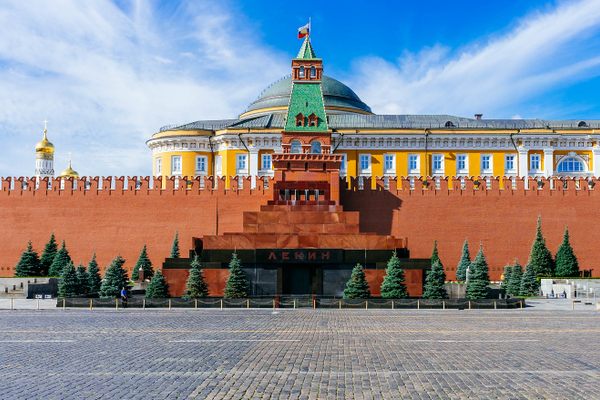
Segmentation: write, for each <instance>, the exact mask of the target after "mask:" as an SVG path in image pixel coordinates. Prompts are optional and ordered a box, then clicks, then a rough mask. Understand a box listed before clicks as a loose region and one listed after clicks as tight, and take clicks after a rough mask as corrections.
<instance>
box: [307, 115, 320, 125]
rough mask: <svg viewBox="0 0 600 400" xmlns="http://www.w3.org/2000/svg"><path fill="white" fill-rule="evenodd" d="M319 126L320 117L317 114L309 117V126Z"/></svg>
mask: <svg viewBox="0 0 600 400" xmlns="http://www.w3.org/2000/svg"><path fill="white" fill-rule="evenodd" d="M317 125H319V117H317V115H316V114H315V113H312V114H310V115H309V116H308V126H317Z"/></svg>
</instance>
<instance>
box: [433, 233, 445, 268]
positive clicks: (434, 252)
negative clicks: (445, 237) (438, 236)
mask: <svg viewBox="0 0 600 400" xmlns="http://www.w3.org/2000/svg"><path fill="white" fill-rule="evenodd" d="M436 261H439V262H440V264H441V266H442V269H444V264H442V260H441V259H440V255H439V254H438V248H437V240H434V241H433V251H432V252H431V266H433V264H435V262H436Z"/></svg>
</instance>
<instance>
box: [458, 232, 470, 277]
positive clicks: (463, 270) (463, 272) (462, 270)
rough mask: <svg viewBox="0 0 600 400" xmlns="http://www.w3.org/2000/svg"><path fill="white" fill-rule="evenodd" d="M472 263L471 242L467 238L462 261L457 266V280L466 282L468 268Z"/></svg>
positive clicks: (461, 257)
mask: <svg viewBox="0 0 600 400" xmlns="http://www.w3.org/2000/svg"><path fill="white" fill-rule="evenodd" d="M469 265H471V255H470V254H469V242H468V241H467V240H465V243H464V244H463V248H462V254H461V256H460V261H459V262H458V266H457V267H456V280H457V281H461V282H464V281H465V280H467V268H469Z"/></svg>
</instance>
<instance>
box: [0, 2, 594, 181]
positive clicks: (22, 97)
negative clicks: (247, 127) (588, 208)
mask: <svg viewBox="0 0 600 400" xmlns="http://www.w3.org/2000/svg"><path fill="white" fill-rule="evenodd" d="M304 9H306V10H307V11H303V10H304ZM309 17H311V18H312V24H313V35H312V39H313V44H314V46H315V49H316V51H317V53H318V55H319V56H321V57H323V58H324V63H325V71H326V73H327V74H328V75H331V76H334V77H336V78H338V79H340V80H342V81H343V82H345V83H346V84H348V85H349V86H350V87H352V88H353V89H354V90H355V91H356V92H357V94H358V95H359V96H360V97H361V98H362V99H363V100H364V101H365V102H366V103H367V104H369V105H370V106H371V108H372V109H373V111H374V112H376V113H379V114H394V113H397V114H443V113H447V114H454V115H461V116H472V115H473V114H474V113H483V114H484V118H485V117H488V118H548V119H563V118H564V119H568V118H573V119H591V118H597V119H600V106H599V103H598V101H597V100H596V92H597V91H598V89H599V88H600V78H599V74H600V1H598V0H573V1H568V2H567V1H533V0H530V1H520V0H514V1H510V0H504V1H453V2H450V1H418V2H417V1H410V2H409V1H376V0H372V1H368V2H367V1H360V2H358V1H356V2H352V1H327V2H315V6H306V7H298V5H297V3H295V2H284V1H260V0H239V1H234V0H228V1H191V0H189V1H186V0H181V1H168V2H166V1H163V2H159V1H142V0H139V1H124V0H115V1H110V0H94V1H77V0H53V1H52V2H48V1H43V0H31V1H26V2H25V1H22V0H6V1H3V2H2V3H0V25H1V26H3V34H2V35H0V137H2V138H3V147H4V151H3V157H0V176H6V175H12V176H20V175H30V174H32V173H33V166H34V155H33V146H34V145H35V143H36V142H37V140H39V137H40V135H41V129H42V126H43V124H42V121H43V120H44V119H46V118H47V119H48V120H49V124H48V128H49V136H50V139H51V140H52V141H53V142H54V144H55V145H56V148H57V154H56V168H55V169H56V171H57V173H58V172H59V171H60V170H61V169H62V168H64V167H65V165H66V163H67V158H68V153H69V152H70V153H72V158H73V164H74V167H75V168H76V169H77V170H79V172H80V173H81V174H84V175H109V174H110V175H113V174H114V175H147V174H149V173H150V169H151V168H150V167H151V163H150V152H149V151H148V150H147V148H146V147H145V144H144V142H145V140H146V139H147V138H148V137H149V136H150V135H151V134H152V133H153V132H154V131H156V130H157V129H158V128H159V127H160V126H162V125H166V124H171V123H184V122H189V121H194V120H198V119H212V118H231V117H235V116H236V115H238V114H239V113H240V112H242V111H243V110H244V108H245V107H246V105H247V104H248V103H249V102H251V101H252V100H254V99H255V98H256V96H257V95H258V94H259V93H260V91H261V90H262V89H263V88H264V87H265V86H267V85H268V84H269V83H270V82H272V81H275V80H277V79H278V78H279V77H281V76H282V75H285V74H287V73H288V71H289V64H290V58H291V57H292V56H293V55H294V54H295V53H296V51H297V49H298V47H299V45H300V41H299V40H297V39H296V38H295V35H296V29H297V27H298V26H300V25H302V24H304V23H305V22H306V21H307V19H308V18H309Z"/></svg>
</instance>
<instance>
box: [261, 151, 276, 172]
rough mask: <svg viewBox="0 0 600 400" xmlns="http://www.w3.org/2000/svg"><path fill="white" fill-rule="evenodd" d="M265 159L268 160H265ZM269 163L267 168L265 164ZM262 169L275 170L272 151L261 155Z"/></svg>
mask: <svg viewBox="0 0 600 400" xmlns="http://www.w3.org/2000/svg"><path fill="white" fill-rule="evenodd" d="M265 160H268V161H267V162H265ZM267 163H268V164H269V165H268V166H267V167H268V168H266V167H265V164H267ZM260 169H261V171H272V170H273V156H272V155H271V153H264V154H262V155H261V156H260Z"/></svg>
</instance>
